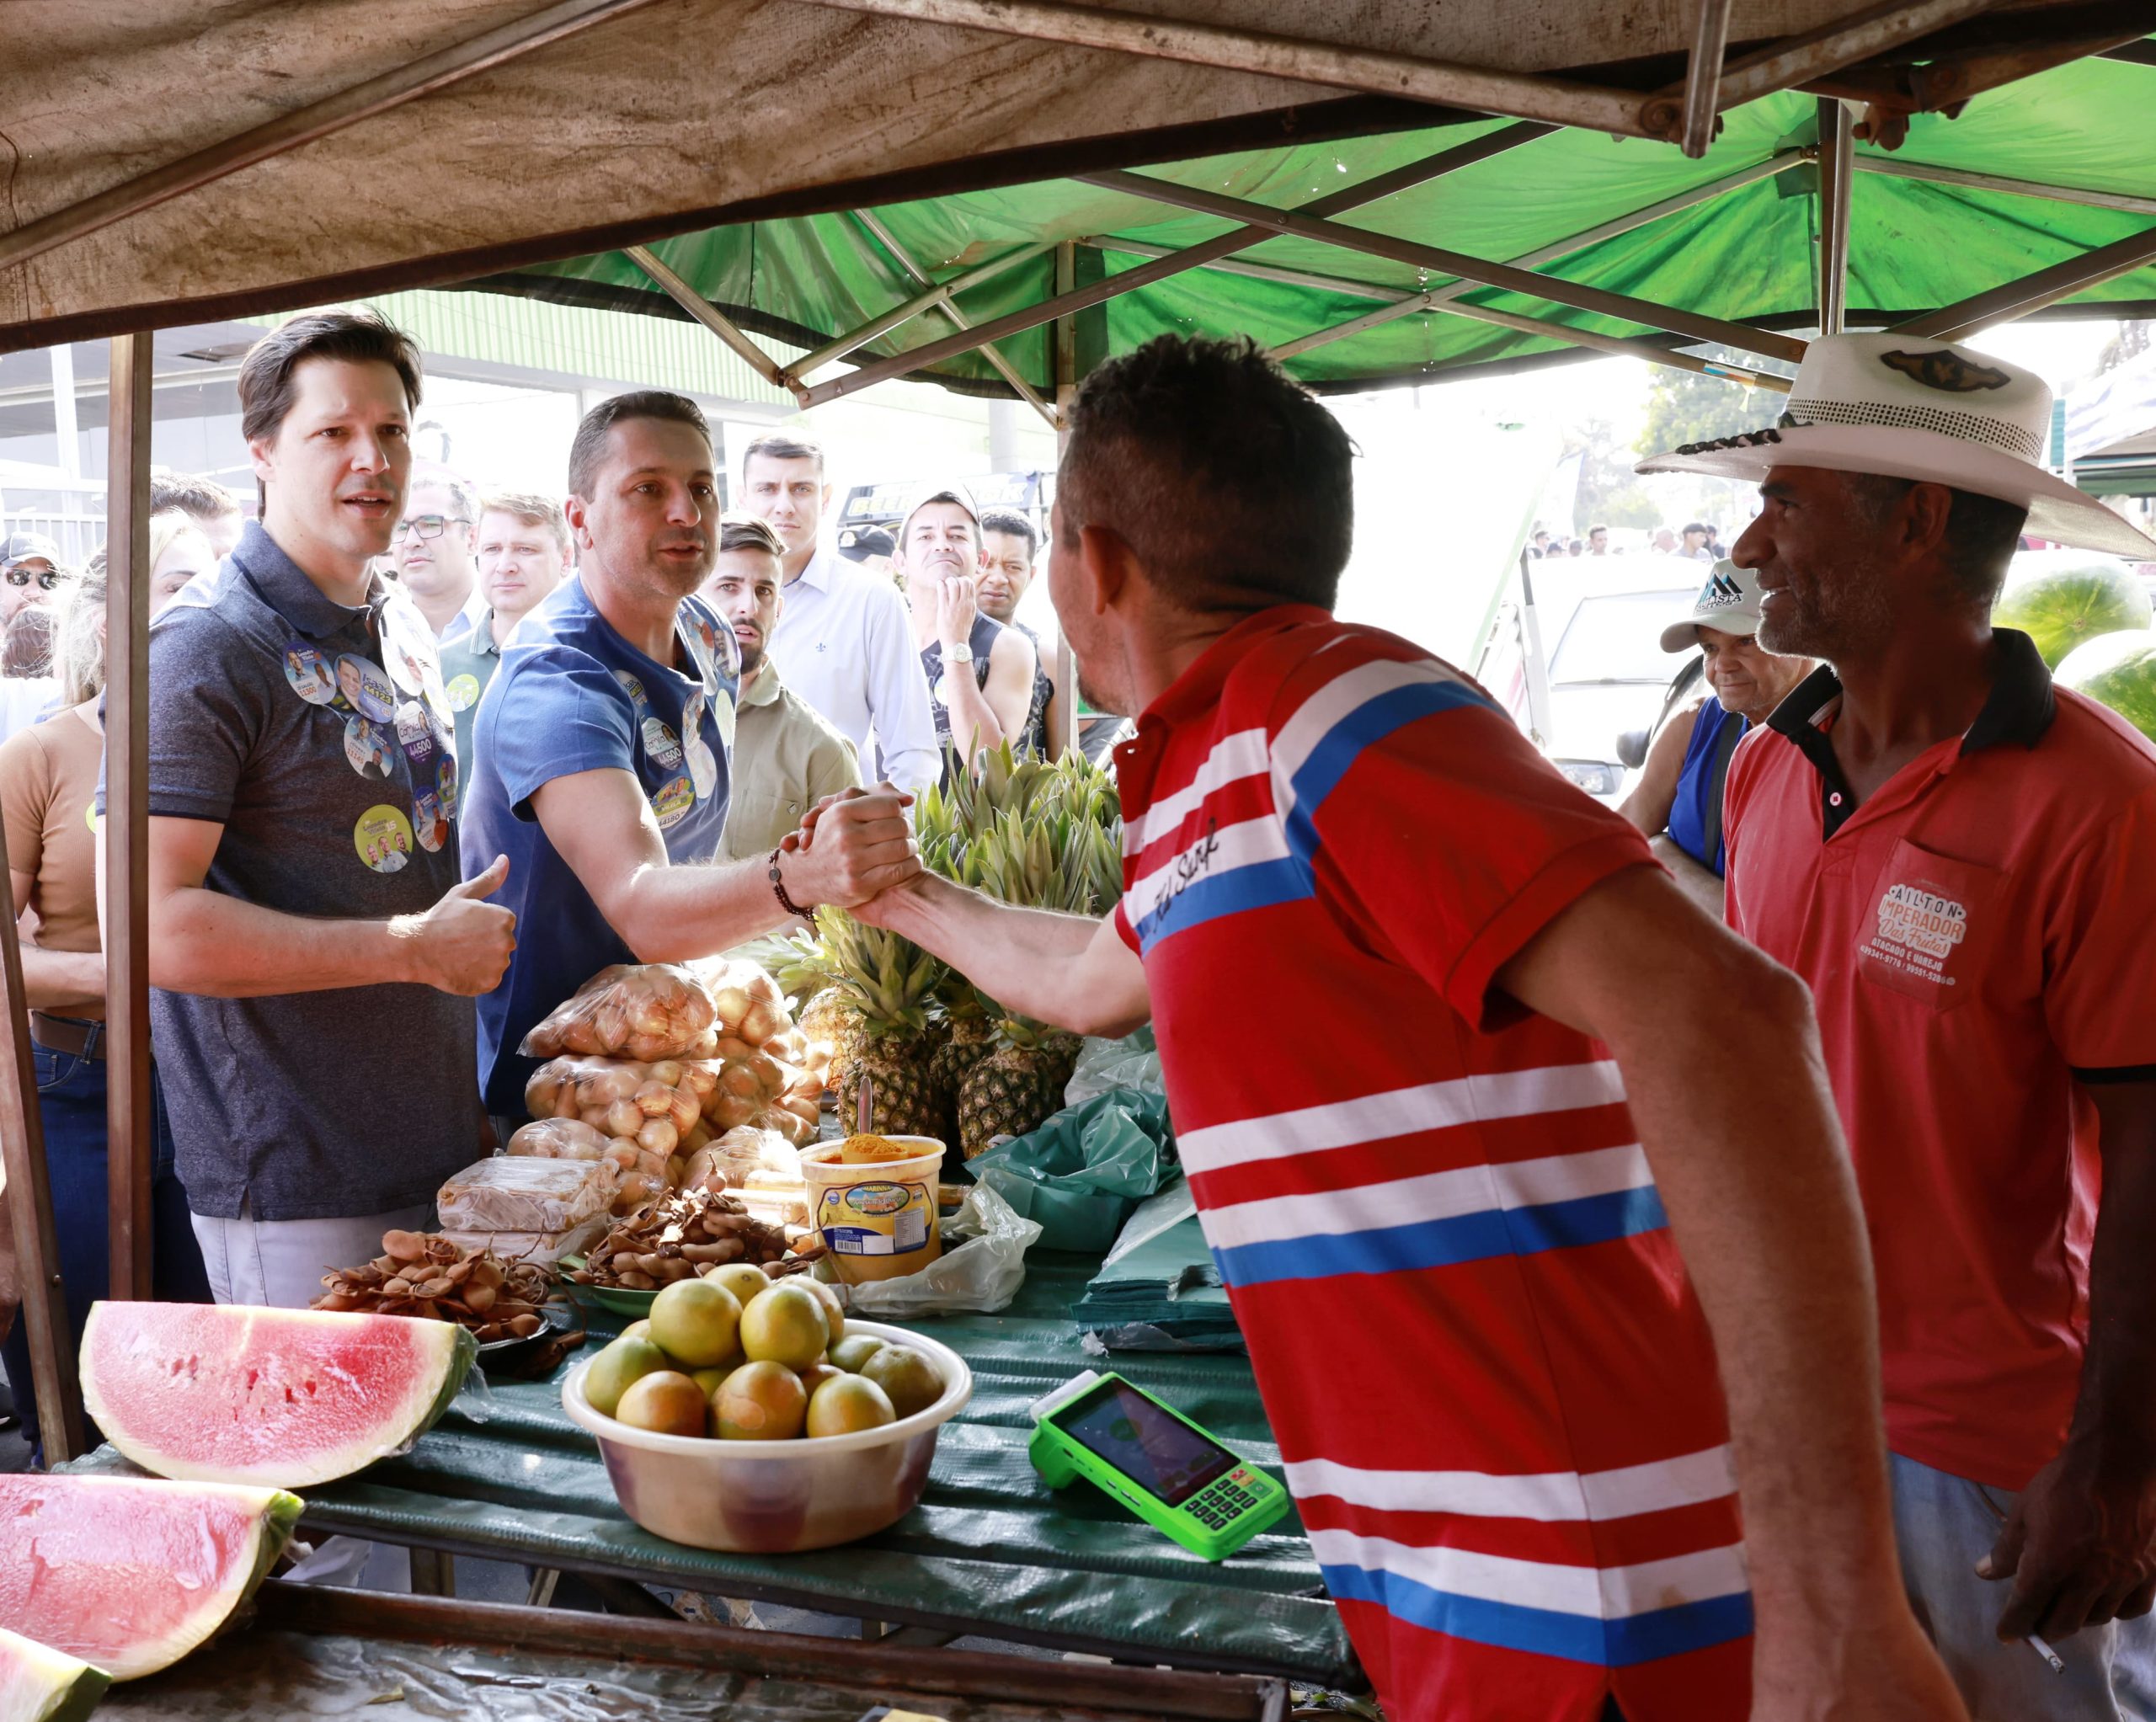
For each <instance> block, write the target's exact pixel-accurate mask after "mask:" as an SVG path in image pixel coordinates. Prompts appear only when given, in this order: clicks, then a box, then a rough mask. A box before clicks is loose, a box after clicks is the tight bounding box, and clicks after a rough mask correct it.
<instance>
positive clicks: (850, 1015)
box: [800, 987, 867, 1064]
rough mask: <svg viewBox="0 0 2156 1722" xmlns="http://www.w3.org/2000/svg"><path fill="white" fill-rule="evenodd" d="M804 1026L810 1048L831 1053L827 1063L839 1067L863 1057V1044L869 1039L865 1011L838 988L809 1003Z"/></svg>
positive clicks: (805, 1009) (819, 995)
mask: <svg viewBox="0 0 2156 1722" xmlns="http://www.w3.org/2000/svg"><path fill="white" fill-rule="evenodd" d="M800 1026H801V1032H802V1033H803V1035H805V1036H806V1037H808V1040H809V1045H810V1046H812V1047H814V1046H821V1047H823V1048H825V1049H826V1051H827V1052H828V1053H830V1058H829V1059H828V1060H827V1061H826V1062H827V1063H829V1064H838V1063H839V1062H840V1061H841V1059H853V1058H859V1057H860V1056H861V1043H862V1040H863V1039H864V1038H866V1036H867V1031H866V1030H864V1029H863V1028H862V1026H861V1009H860V1007H859V1006H858V1005H855V1004H854V1003H853V1002H852V1001H851V1000H849V999H848V998H847V997H846V994H845V993H844V992H842V991H841V989H838V988H837V987H825V989H823V990H822V991H821V992H819V993H818V994H816V995H815V996H814V997H813V998H812V999H810V1000H809V1002H808V1004H807V1005H805V1006H804V1007H803V1010H802V1012H801V1025H800Z"/></svg>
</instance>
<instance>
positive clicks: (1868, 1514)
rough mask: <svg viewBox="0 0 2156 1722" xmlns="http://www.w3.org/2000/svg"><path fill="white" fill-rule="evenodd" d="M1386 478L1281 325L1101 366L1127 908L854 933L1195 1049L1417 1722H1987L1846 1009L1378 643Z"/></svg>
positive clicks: (1183, 1049)
mask: <svg viewBox="0 0 2156 1722" xmlns="http://www.w3.org/2000/svg"><path fill="white" fill-rule="evenodd" d="M1351 453H1352V450H1351V449H1350V447H1349V445H1348V440H1347V438H1346V436H1345V434H1343V433H1342V430H1341V429H1340V427H1339V425H1338V424H1337V422H1336V421H1335V420H1334V419H1332V418H1331V415H1330V414H1329V413H1326V411H1325V409H1324V408H1322V407H1321V406H1320V405H1319V404H1318V403H1317V402H1316V401H1315V400H1314V399H1312V398H1311V397H1310V396H1309V395H1308V394H1306V393H1305V392H1303V391H1302V390H1301V389H1299V388H1298V387H1296V386H1295V385H1294V384H1293V383H1292V382H1290V381H1289V380H1288V379H1287V378H1286V377H1285V376H1283V374H1282V373H1281V372H1280V371H1278V369H1277V368H1275V367H1274V366H1273V365H1271V364H1270V363H1269V362H1268V361H1267V360H1265V359H1264V358H1263V357H1262V355H1261V354H1260V353H1259V352H1258V351H1257V349H1255V348H1254V347H1252V346H1251V345H1250V344H1248V343H1234V344H1221V343H1207V342H1185V341H1182V340H1178V339H1173V338H1163V339H1161V340H1158V341H1155V342H1154V343H1153V344H1150V345H1149V346H1147V347H1146V348H1145V349H1141V350H1140V351H1139V352H1138V353H1136V354H1134V355H1131V356H1129V358H1126V359H1123V360H1118V361H1115V362H1114V363H1112V364H1110V365H1105V366H1103V367H1102V368H1101V369H1100V370H1099V371H1096V372H1095V373H1094V374H1093V376H1091V378H1089V379H1088V381H1087V382H1086V386H1085V388H1084V390H1083V391H1082V392H1081V396H1080V398H1079V401H1078V403H1077V408H1076V414H1075V425H1074V429H1073V432H1072V437H1071V441H1070V448H1069V450H1068V452H1067V454H1066V456H1065V461H1064V465H1063V469H1062V474H1061V480H1060V489H1059V495H1058V498H1057V503H1056V514H1055V520H1054V546H1053V550H1052V553H1051V557H1050V562H1049V582H1050V587H1051V590H1052V591H1053V593H1054V598H1055V603H1056V608H1057V610H1058V613H1059V616H1060V618H1061V620H1062V622H1063V626H1064V627H1065V632H1067V633H1068V634H1069V636H1070V639H1071V641H1072V643H1073V644H1074V646H1075V647H1076V648H1077V652H1078V657H1079V662H1080V664H1081V686H1082V688H1083V690H1084V691H1085V693H1086V696H1088V697H1089V698H1090V699H1091V701H1093V702H1094V703H1095V704H1096V705H1097V706H1101V707H1102V709H1105V710H1111V711H1119V712H1135V713H1138V714H1139V729H1138V734H1137V736H1136V738H1134V739H1133V740H1132V741H1130V742H1128V743H1126V744H1124V745H1123V747H1121V748H1120V749H1118V752H1117V771H1118V781H1119V783H1120V785H1121V787H1122V792H1123V813H1124V818H1125V826H1126V829H1125V862H1124V878H1125V894H1124V897H1123V902H1122V904H1121V905H1120V907H1119V908H1118V910H1117V912H1116V914H1114V916H1113V917H1112V918H1111V920H1109V921H1107V922H1104V923H1093V922H1090V921H1087V920H1080V919H1075V918H1072V917H1069V916H1059V915H1054V914H1044V913H1038V912H1029V911H1020V910H1013V909H1006V908H1003V907H1001V906H1000V905H997V904H991V903H990V902H989V901H987V900H986V899H985V898H981V897H979V896H977V895H974V894H973V893H967V892H964V891H962V890H960V889H959V888H957V887H955V886H952V885H950V884H947V883H946V882H942V881H937V880H925V881H921V882H918V883H917V884H916V885H915V886H911V887H909V888H905V889H904V890H902V891H899V892H895V893H887V895H886V896H884V897H883V898H878V899H877V900H876V902H874V903H873V904H870V905H868V906H867V907H865V908H864V909H862V910H859V911H857V912H858V913H861V914H865V915H867V916H870V917H873V918H874V919H877V920H881V921H883V922H884V923H885V924H887V925H890V926H893V927H894V928H896V929H897V930H899V931H901V932H903V933H905V934H906V935H907V936H910V937H912V938H914V939H915V940H917V941H920V942H921V944H923V945H925V946H927V947H928V948H929V949H931V950H932V951H934V952H937V954H938V955H940V956H942V957H947V958H948V959H949V960H951V961H953V962H956V963H958V964H959V965H960V966H961V967H963V968H964V970H965V971H966V973H968V974H969V975H970V976H971V977H972V978H974V980H975V981H976V982H977V983H979V984H980V985H981V986H982V987H983V988H984V989H985V990H986V991H987V992H989V993H990V994H992V995H993V996H995V998H997V999H999V1000H1002V1001H1003V1002H1004V1003H1005V1004H1006V1005H1011V1006H1013V1007H1015V1008H1017V1009H1019V1010H1023V1011H1025V1012H1027V1013H1028V1014H1030V1015H1033V1016H1038V1017H1041V1018H1043V1019H1045V1020H1047V1021H1054V1022H1058V1023H1061V1024H1064V1025H1066V1026H1070V1027H1072V1028H1075V1029H1081V1030H1084V1031H1086V1032H1124V1031H1125V1030H1127V1029H1128V1028H1129V1027H1130V1026H1133V1025H1134V1024H1135V1023H1137V1022H1139V1021H1143V1020H1145V1018H1146V1017H1147V1016H1151V1017H1152V1018H1153V1019H1154V1021H1155V1023H1156V1025H1157V1027H1158V1032H1159V1036H1160V1042H1161V1058H1162V1064H1163V1067H1164V1069H1165V1071H1166V1080H1167V1085H1168V1093H1169V1101H1170V1104H1171V1109H1172V1111H1173V1113H1174V1116H1175V1120H1176V1124H1177V1134H1178V1140H1179V1144H1180V1147H1181V1150H1182V1159H1183V1164H1184V1166H1185V1168H1186V1170H1187V1172H1188V1174H1189V1176H1190V1181H1191V1187H1192V1190H1193V1193H1194V1195H1195V1196H1196V1197H1197V1201H1198V1208H1199V1212H1200V1213H1201V1214H1202V1216H1203V1224H1204V1227H1205V1232H1206V1237H1207V1240H1208V1241H1209V1244H1210V1245H1211V1246H1212V1249H1213V1251H1214V1256H1215V1259H1216V1260H1217V1261H1218V1263H1219V1269H1220V1274H1221V1277H1222V1279H1223V1281H1224V1282H1225V1284H1226V1285H1227V1287H1228V1288H1229V1291H1230V1296H1231V1298H1233V1300H1234V1304H1235V1313H1236V1317H1237V1319H1238V1320H1239V1321H1240V1322H1241V1325H1242V1328H1243V1330H1244V1333H1245V1335H1246V1338H1247V1340H1248V1342H1249V1346H1250V1351H1251V1362H1252V1365H1253V1367H1254V1368H1255V1370H1256V1372H1257V1379H1258V1385H1259V1388H1260V1389H1261V1391H1262V1393H1263V1394H1264V1398H1265V1404H1266V1409H1267V1415H1269V1416H1270V1418H1271V1419H1272V1421H1273V1428H1274V1431H1275V1433H1276V1435H1277V1436H1278V1440H1279V1444H1280V1449H1281V1453H1282V1454H1283V1458H1284V1459H1285V1461H1286V1471H1287V1478H1288V1482H1289V1486H1290V1487H1291V1488H1292V1489H1293V1490H1294V1495H1295V1497H1296V1501H1297V1504H1298V1506H1299V1511H1300V1512H1301V1515H1302V1519H1303V1523H1304V1526H1305V1528H1306V1530H1307V1531H1308V1533H1309V1534H1310V1542H1311V1545H1312V1548H1313V1549H1315V1553H1316V1554H1317V1558H1318V1560H1319V1563H1320V1565H1321V1568H1322V1569H1323V1571H1324V1573H1325V1576H1326V1583H1327V1585H1328V1586H1330V1587H1331V1591H1332V1593H1333V1595H1334V1597H1336V1599H1337V1601H1338V1602H1339V1605H1340V1607H1341V1610H1342V1615H1343V1617H1344V1618H1345V1619H1346V1620H1347V1622H1348V1627H1349V1629H1350V1631H1351V1632H1352V1634H1353V1637H1354V1640H1355V1644H1356V1647H1357V1650H1358V1652H1359V1654H1360V1655H1361V1656H1362V1659H1363V1661H1364V1666H1365V1667H1366V1668H1367V1669H1368V1670H1369V1674H1370V1677H1371V1678H1372V1680H1373V1682H1374V1684H1375V1685H1376V1687H1377V1689H1378V1693H1379V1695H1380V1698H1381V1700H1382V1701H1383V1703H1384V1704H1385V1710H1386V1714H1387V1715H1388V1716H1389V1717H1390V1718H1391V1719H1392V1722H1438V1719H1444V1722H1460V1719H1481V1718H1492V1719H1494V1718H1499V1717H1504V1718H1534V1719H1541V1718H1550V1719H1555V1722H1596V1719H1598V1718H1600V1717H1603V1716H1604V1715H1607V1714H1622V1715H1623V1716H1624V1717H1625V1718H1627V1719H1629V1722H1672V1719H1681V1722H1723V1719H1735V1718H1740V1717H1742V1716H1744V1715H1746V1714H1752V1715H1754V1716H1757V1717H1760V1718H1769V1717H1771V1718H1774V1719H1777V1722H1795V1719H1796V1718H1800V1717H1803V1718H1822V1719H1823V1718H1826V1717H1828V1716H1832V1717H1834V1718H1840V1719H1858V1718H1861V1719H1865V1722H1886V1719H1890V1718H1891V1719H1895V1722H1914V1719H1917V1718H1924V1719H1947V1718H1958V1717H1959V1716H1960V1715H1961V1709H1960V1708H1959V1706H1958V1703H1956V1699H1955V1698H1954V1696H1953V1693H1952V1690H1951V1687H1949V1686H1948V1685H1947V1683H1946V1682H1945V1676H1944V1673H1943V1672H1942V1671H1941V1670H1940V1667H1939V1666H1938V1664H1937V1662H1936V1661H1935V1659H1934V1658H1933V1656H1932V1655H1931V1652H1930V1650H1929V1648H1928V1647H1927V1645H1925V1643H1924V1639H1923V1637H1922V1635H1921V1634H1920V1633H1919V1631H1918V1629H1917V1627H1916V1625H1915V1623H1914V1621H1913V1618H1912V1617H1911V1615H1910V1613H1909V1611H1908V1605H1907V1603H1906V1602H1905V1600H1904V1598H1903V1595H1902V1591H1901V1587H1900V1585H1899V1583H1898V1581H1897V1576H1896V1572H1895V1566H1894V1552H1893V1543H1892V1532H1891V1527H1890V1518H1889V1511H1888V1504H1887V1483H1886V1474H1885V1464H1884V1458H1883V1455H1882V1450H1881V1441H1880V1433H1879V1410H1878V1391H1879V1389H1878V1374H1877V1358H1876V1342H1875V1339H1874V1326H1873V1314H1872V1305H1871V1298H1870V1283H1871V1282H1870V1263H1869V1261H1868V1258H1867V1256H1866V1254H1865V1244H1864V1240H1863V1236H1862V1234H1861V1230H1860V1224H1859V1221H1858V1217H1857V1209H1856V1202H1855V1197H1854V1191H1853V1188H1852V1186H1851V1182H1850V1177H1849V1167H1848V1164H1847V1160H1846V1158H1845V1156H1844V1151H1843V1148H1842V1143H1841V1138H1840V1134H1839V1132H1838V1128H1837V1126H1836V1124H1835V1122H1834V1117H1833V1108H1832V1104H1831V1102H1830V1101H1829V1099H1828V1095H1827V1092H1826V1088H1825V1085H1824V1083H1823V1081H1822V1076H1821V1072H1820V1065H1819V1053H1818V1048H1817V1038H1816V1035H1815V1032H1814V1029H1813V1026H1812V1018H1811V1010H1810V1005H1809V1003H1808V1000H1807V999H1806V994H1805V993H1804V990H1803V988H1802V987H1801V984H1798V983H1797V982H1796V980H1795V979H1794V978H1793V977H1791V976H1790V974H1789V973H1787V972H1786V971H1785V970H1783V969H1781V968H1778V967H1777V966H1775V965H1774V963H1772V962H1769V961H1767V960H1766V959H1765V958H1764V957H1761V956H1760V955H1758V953H1757V952H1753V951H1752V950H1750V949H1749V948H1748V947H1747V946H1744V945H1742V943H1741V942H1740V941H1737V940H1736V939H1735V938H1733V937H1732V936H1729V935H1728V934H1726V932H1724V931H1723V930H1721V929H1720V928H1719V927H1717V926H1716V925H1715V924H1714V923H1713V922H1712V921H1711V920H1709V919H1708V918H1707V917H1705V915H1703V914H1700V911H1698V910H1697V909H1694V908H1693V907H1692V906H1691V905H1690V904H1689V903H1688V902H1687V901H1686V900H1685V899H1684V897H1683V896H1682V895H1681V894H1680V893H1678V890H1677V889H1676V888H1675V887H1674V886H1673V884H1672V883H1671V882H1670V881H1669V880H1668V877H1667V876H1666V875H1664V874H1663V873H1662V872H1661V871H1660V870H1659V869H1658V868H1657V867H1656V866H1653V864H1652V861H1651V860H1650V858H1649V856H1648V854H1647V851H1646V846H1645V844H1644V843H1643V842H1642V840H1641V839H1640V837H1639V836H1638V835H1637V834H1636V833H1635V832H1634V831H1632V829H1630V827H1629V826H1627V825H1626V824H1625V823H1624V822H1623V821H1622V820H1621V819H1620V818H1617V817H1616V815H1614V813H1609V812H1608V811H1606V810H1605V809H1604V808H1600V807H1598V806H1597V805H1596V804H1595V803H1594V802H1591V801H1590V800H1588V798H1587V797H1584V796H1582V795H1581V794H1579V793H1578V792H1577V791H1575V790H1573V789H1572V787H1571V786H1569V785H1568V784H1566V782H1565V781H1563V780H1562V779H1561V777H1560V776H1558V775H1557V774H1556V772H1555V771H1554V770H1550V768H1549V767H1548V766H1547V765H1545V763H1544V762H1543V761H1542V760H1540V758H1539V757H1538V756H1537V755H1536V754H1535V753H1534V750H1533V749H1531V748H1530V747H1529V746H1528V745H1527V744H1526V743H1525V742H1524V740H1523V739H1522V738H1521V737H1520V735H1519V734H1518V731H1517V730H1515V729H1514V728H1513V726H1512V725H1511V724H1510V723H1509V722H1508V721H1507V720H1506V719H1505V717H1504V716H1503V714H1502V712H1499V711H1497V709H1496V707H1495V706H1493V705H1492V702H1491V701H1489V700H1488V699H1487V697H1486V696H1485V695H1484V694H1483V693H1482V691H1481V689H1479V688H1478V687H1476V685H1475V684H1474V683H1472V682H1471V681H1470V680H1468V679H1467V678H1465V676H1463V675H1461V674H1460V673H1459V672H1458V671H1456V670H1454V669H1452V668H1450V667H1449V665H1447V664H1443V663H1440V662H1438V660H1437V659H1435V658H1432V657H1430V656H1428V654H1427V653H1423V652H1422V651H1421V650H1420V649H1419V648H1417V647H1415V646H1413V645H1412V644H1410V643H1408V642H1406V641H1404V640H1401V639H1397V638H1396V637H1392V636H1390V635H1389V634H1385V633H1383V632H1379V631H1377V630H1375V629H1371V628H1364V627H1356V626H1348V625H1345V624H1342V623H1340V622H1337V621H1334V620H1333V618H1332V616H1331V613H1330V611H1331V604H1332V601H1333V597H1334V594H1335V592H1336V589H1337V583H1338V579H1339V575H1340V571H1341V569H1342V567H1343V566H1344V565H1345V563H1346V562H1347V559H1348V541H1349V536H1350V532H1351V528H1352V505H1351V495H1352V480H1351V476H1350V459H1351ZM811 840H812V841H813V833H812V835H811ZM1793 1053H1794V1056H1793V1055H1792V1054H1793ZM1680 1250H1681V1255H1680ZM1688 1270H1689V1274H1688ZM1694 1283H1696V1285H1697V1287H1698V1288H1699V1294H1700V1295H1699V1297H1698V1298H1697V1299H1696V1300H1695V1299H1694V1294H1693V1289H1692V1288H1693V1285H1694ZM1717 1358H1719V1360H1720V1365H1721V1367H1720V1372H1719V1374H1717V1370H1716V1360H1717ZM1725 1397H1726V1409H1725ZM1740 1504H1741V1506H1742V1517H1743V1530H1742V1533H1741V1540H1740V1530H1739V1515H1738V1508H1739V1506H1740Z"/></svg>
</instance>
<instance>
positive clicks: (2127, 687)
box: [2052, 628, 2156, 742]
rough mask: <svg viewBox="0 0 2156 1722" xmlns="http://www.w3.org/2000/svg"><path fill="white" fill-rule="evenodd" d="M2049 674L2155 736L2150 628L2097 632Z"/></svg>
mask: <svg viewBox="0 0 2156 1722" xmlns="http://www.w3.org/2000/svg"><path fill="white" fill-rule="evenodd" d="M2052 680H2055V681H2057V683H2058V685H2060V686H2061V687H2065V688H2072V689H2073V690H2074V691H2075V692H2076V693H2081V694H2086V695H2088V696H2089V698H2090V699H2092V700H2094V701H2096V702H2097V703H2098V704H2100V705H2104V706H2110V707H2111V710H2112V711H2114V712H2117V713H2118V714H2119V716H2120V717H2123V718H2125V719H2126V721H2127V722H2128V723H2131V724H2132V725H2133V726H2134V728H2137V729H2138V730H2139V731H2140V732H2141V733H2143V735H2145V736H2147V737H2148V738H2149V740H2151V741H2153V742H2156V631H2151V630H2150V629H2148V628H2137V629H2135V630H2133V631H2132V632H2127V633H2116V634H2103V635H2100V636H2099V637H2097V638H2095V639H2093V640H2091V641H2090V642H2089V643H2088V644H2087V645H2085V646H2081V647H2078V648H2075V650H2074V651H2073V653H2070V654H2069V655H2068V658H2067V660H2066V662H2065V663H2063V664H2060V665H2059V667H2058V669H2057V670H2056V671H2055V672H2053V675H2052Z"/></svg>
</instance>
